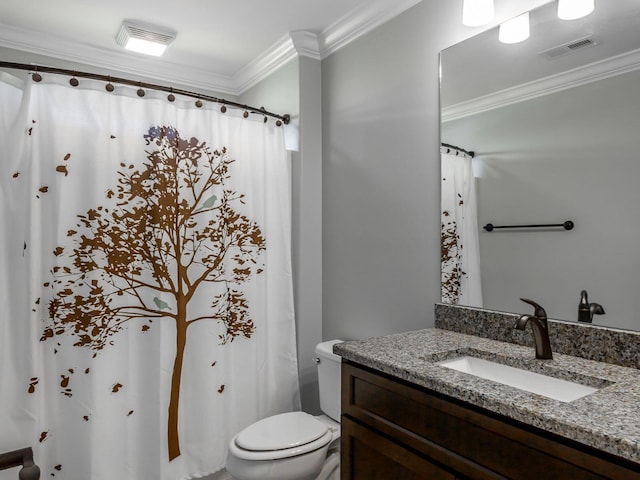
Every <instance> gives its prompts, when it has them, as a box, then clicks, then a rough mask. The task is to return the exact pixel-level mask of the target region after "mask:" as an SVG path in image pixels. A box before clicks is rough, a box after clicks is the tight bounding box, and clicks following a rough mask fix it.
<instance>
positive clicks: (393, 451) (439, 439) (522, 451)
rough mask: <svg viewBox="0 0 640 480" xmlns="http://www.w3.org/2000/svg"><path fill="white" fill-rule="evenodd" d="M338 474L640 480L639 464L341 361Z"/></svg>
mask: <svg viewBox="0 0 640 480" xmlns="http://www.w3.org/2000/svg"><path fill="white" fill-rule="evenodd" d="M341 438H342V440H341V441H342V445H341V448H342V454H341V455H342V458H341V478H342V480H378V479H379V480H395V479H402V480H422V479H430V480H431V479H447V480H454V479H478V480H483V479H518V480H520V479H521V480H545V479H550V480H562V479H571V480H590V479H619V480H633V479H640V465H638V464H636V463H633V462H630V461H628V460H626V459H623V458H619V457H616V456H613V455H610V454H608V453H606V452H601V451H599V450H596V449H593V448H590V447H588V446H585V445H583V444H580V443H578V442H573V441H571V440H568V439H566V438H563V437H560V436H558V435H554V434H550V433H548V432H545V431H543V430H540V429H536V428H534V427H531V426H528V425H525V424H522V423H520V422H516V421H514V420H511V419H509V418H507V417H503V416H500V415H497V414H494V413H491V412H489V411H486V410H483V409H480V408H477V407H474V406H472V405H470V404H467V403H465V402H461V401H459V400H456V399H453V398H449V397H446V396H443V395H441V394H438V393H435V392H433V391H430V390H428V389H426V388H422V387H419V386H416V385H414V384H411V383H408V382H404V381H401V380H398V379H395V378H393V377H390V376H387V375H384V374H381V373H379V372H376V371H375V370H371V369H368V368H365V367H362V366H359V365H357V364H354V363H351V362H348V361H345V362H343V364H342V437H341Z"/></svg>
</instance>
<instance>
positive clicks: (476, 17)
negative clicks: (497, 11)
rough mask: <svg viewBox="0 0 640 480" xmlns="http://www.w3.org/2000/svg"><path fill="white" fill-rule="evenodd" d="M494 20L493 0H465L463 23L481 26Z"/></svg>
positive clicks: (469, 25) (468, 25)
mask: <svg viewBox="0 0 640 480" xmlns="http://www.w3.org/2000/svg"><path fill="white" fill-rule="evenodd" d="M491 20H493V0H464V3H463V4H462V24H463V25H466V26H467V27H479V26H480V25H485V24H487V23H489V22H490V21H491Z"/></svg>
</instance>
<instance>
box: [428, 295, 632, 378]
mask: <svg viewBox="0 0 640 480" xmlns="http://www.w3.org/2000/svg"><path fill="white" fill-rule="evenodd" d="M522 313H528V308H524V309H523V311H522ZM518 317H519V315H517V314H513V313H503V312H496V311H492V310H484V309H481V308H472V307H459V306H455V305H445V304H440V303H438V304H436V306H435V326H436V328H442V329H444V330H451V331H454V332H459V333H466V334H469V335H476V336H479V337H485V338H491V339H493V340H499V341H502V342H510V343H516V344H518V345H529V346H533V337H532V336H531V331H530V329H528V328H527V329H526V330H525V331H521V330H516V329H515V328H513V325H514V323H515V321H516V319H517V318H518ZM548 323H549V339H550V340H551V349H552V350H553V351H554V352H558V353H564V354H566V355H573V356H576V357H582V358H588V359H590V360H595V361H597V362H607V363H614V364H616V365H622V366H624V367H633V368H640V332H634V331H630V330H619V329H615V328H607V327H599V326H596V325H590V324H585V323H577V322H567V321H562V320H552V319H550V320H549V322H548Z"/></svg>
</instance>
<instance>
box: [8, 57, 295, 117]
mask: <svg viewBox="0 0 640 480" xmlns="http://www.w3.org/2000/svg"><path fill="white" fill-rule="evenodd" d="M0 68H12V69H16V70H29V71H32V72H34V73H33V75H32V78H33V80H34V81H35V82H39V81H40V80H42V76H41V75H40V73H39V72H44V73H55V74H58V75H69V76H71V80H69V83H70V84H71V85H72V86H74V87H77V86H78V80H77V79H76V78H75V77H80V78H91V79H93V80H102V81H104V82H107V85H106V86H105V88H106V89H107V91H108V92H112V91H113V85H112V83H121V84H123V85H130V86H132V87H139V89H138V96H140V97H143V96H144V90H143V88H147V89H150V90H160V91H162V92H168V93H169V96H168V99H169V101H170V102H173V101H174V100H175V97H174V95H173V94H174V93H175V94H177V95H184V96H186V97H192V98H197V99H198V100H197V101H196V106H197V107H201V106H202V100H207V101H209V102H214V103H219V104H221V105H222V108H221V110H222V112H223V113H224V112H225V111H226V107H227V106H229V107H231V108H237V109H240V110H244V111H245V114H244V116H245V117H248V116H249V113H255V114H258V115H264V121H265V122H266V121H267V117H273V118H276V119H277V121H276V125H278V126H280V125H282V124H283V123H284V124H285V125H286V124H288V123H289V121H290V120H291V116H290V115H288V114H285V115H278V114H277V113H273V112H269V111H267V110H265V109H264V107H260V108H256V107H252V106H250V105H243V104H241V103H237V102H233V101H231V100H225V99H224V98H217V97H213V96H211V95H202V94H200V93H194V92H189V91H187V90H180V89H177V88H173V87H164V86H162V85H154V84H152V83H144V82H136V81H135V80H128V79H126V78H118V77H112V76H110V75H99V74H97V73H87V72H78V71H76V70H66V69H64V68H55V67H44V66H40V65H29V64H26V63H12V62H2V61H0Z"/></svg>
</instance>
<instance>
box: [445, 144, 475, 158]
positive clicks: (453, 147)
mask: <svg viewBox="0 0 640 480" xmlns="http://www.w3.org/2000/svg"><path fill="white" fill-rule="evenodd" d="M440 146H441V147H446V148H451V149H453V150H457V151H458V152H462V153H466V154H467V155H469V156H470V157H471V158H473V157H475V156H476V153H475V152H470V151H469V150H465V149H464V148H460V147H456V146H455V145H450V144H448V143H441V144H440ZM447 153H448V152H447Z"/></svg>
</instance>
